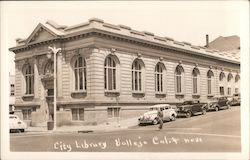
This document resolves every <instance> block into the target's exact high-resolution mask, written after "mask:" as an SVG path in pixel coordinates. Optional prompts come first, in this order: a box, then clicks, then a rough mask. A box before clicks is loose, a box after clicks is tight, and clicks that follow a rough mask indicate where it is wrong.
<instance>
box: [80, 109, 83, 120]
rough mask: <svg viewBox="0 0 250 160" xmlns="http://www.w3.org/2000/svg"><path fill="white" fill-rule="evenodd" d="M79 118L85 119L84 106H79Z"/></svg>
mask: <svg viewBox="0 0 250 160" xmlns="http://www.w3.org/2000/svg"><path fill="white" fill-rule="evenodd" d="M79 118H80V120H82V121H83V120H84V109H83V108H79Z"/></svg>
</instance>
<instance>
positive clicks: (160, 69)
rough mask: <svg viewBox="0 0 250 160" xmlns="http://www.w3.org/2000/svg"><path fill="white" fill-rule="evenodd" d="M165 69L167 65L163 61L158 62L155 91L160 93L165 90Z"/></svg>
mask: <svg viewBox="0 0 250 160" xmlns="http://www.w3.org/2000/svg"><path fill="white" fill-rule="evenodd" d="M164 69H165V67H164V64H162V63H157V65H156V66H155V91H156V92H159V93H161V92H163V90H164V82H163V80H164V76H163V75H164V74H163V71H164Z"/></svg>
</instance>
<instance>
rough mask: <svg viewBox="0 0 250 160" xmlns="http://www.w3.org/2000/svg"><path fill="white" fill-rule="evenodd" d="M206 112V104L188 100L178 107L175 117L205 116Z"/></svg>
mask: <svg viewBox="0 0 250 160" xmlns="http://www.w3.org/2000/svg"><path fill="white" fill-rule="evenodd" d="M206 111H207V103H200V101H199V100H189V101H184V102H183V103H182V104H181V105H179V106H178V111H177V115H178V116H185V117H187V118H189V117H191V116H192V115H194V114H197V113H201V114H206Z"/></svg>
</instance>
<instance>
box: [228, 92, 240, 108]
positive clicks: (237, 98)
mask: <svg viewBox="0 0 250 160" xmlns="http://www.w3.org/2000/svg"><path fill="white" fill-rule="evenodd" d="M240 102H241V99H240V93H235V94H233V97H232V99H231V100H230V101H229V104H230V106H237V105H240Z"/></svg>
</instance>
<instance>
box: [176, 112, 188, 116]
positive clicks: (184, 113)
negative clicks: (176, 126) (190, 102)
mask: <svg viewBox="0 0 250 160" xmlns="http://www.w3.org/2000/svg"><path fill="white" fill-rule="evenodd" d="M186 114H187V112H186V111H178V112H177V116H186Z"/></svg>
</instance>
